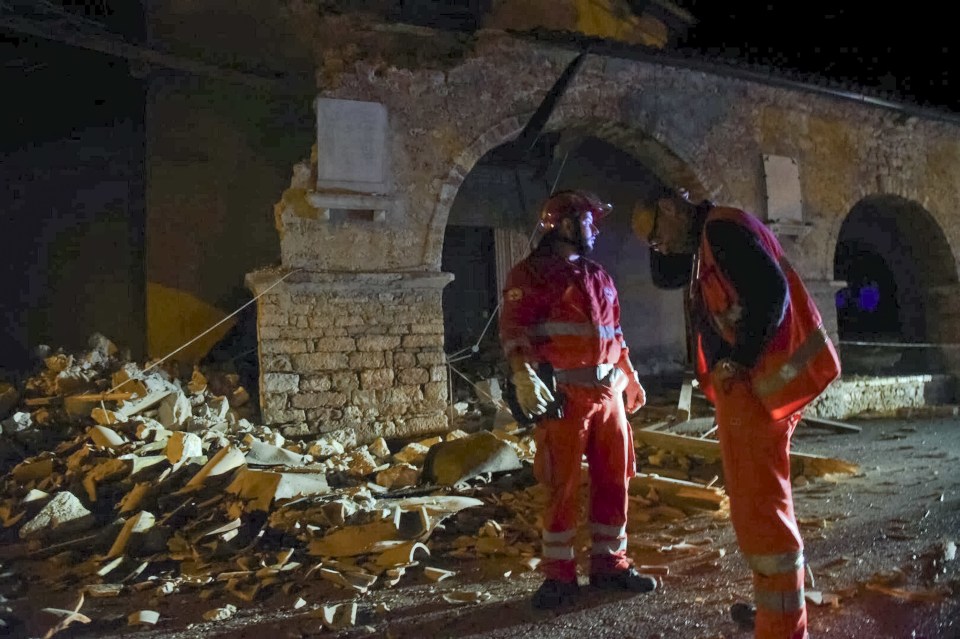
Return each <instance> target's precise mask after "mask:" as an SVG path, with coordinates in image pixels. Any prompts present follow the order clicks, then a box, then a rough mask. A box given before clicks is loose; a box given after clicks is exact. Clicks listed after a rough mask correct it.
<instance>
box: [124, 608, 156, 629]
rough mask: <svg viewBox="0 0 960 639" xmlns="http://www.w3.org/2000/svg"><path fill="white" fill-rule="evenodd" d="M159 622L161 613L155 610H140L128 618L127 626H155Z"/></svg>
mask: <svg viewBox="0 0 960 639" xmlns="http://www.w3.org/2000/svg"><path fill="white" fill-rule="evenodd" d="M158 621H160V613H159V612H157V611H155V610H138V611H137V612H132V613H130V616H129V617H127V624H128V625H130V626H141V625H143V626H154V625H156V623H157V622H158Z"/></svg>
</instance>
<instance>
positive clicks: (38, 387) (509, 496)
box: [0, 341, 955, 629]
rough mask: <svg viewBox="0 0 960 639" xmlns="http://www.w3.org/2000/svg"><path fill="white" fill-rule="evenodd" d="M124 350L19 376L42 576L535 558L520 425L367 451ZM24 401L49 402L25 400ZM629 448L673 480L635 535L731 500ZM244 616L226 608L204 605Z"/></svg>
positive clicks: (72, 580) (99, 587)
mask: <svg viewBox="0 0 960 639" xmlns="http://www.w3.org/2000/svg"><path fill="white" fill-rule="evenodd" d="M116 358H117V353H116V351H115V350H113V349H111V348H110V347H109V346H107V345H105V344H103V343H102V342H99V341H98V346H97V350H96V355H93V356H89V357H88V354H82V355H77V356H74V355H68V354H66V353H62V352H58V353H51V354H50V355H49V357H48V358H47V360H46V366H47V368H46V370H44V371H43V372H42V373H40V374H39V375H37V376H36V377H35V378H31V380H29V381H28V383H27V385H26V388H25V389H24V395H25V397H26V399H24V400H19V401H20V406H14V407H12V408H11V409H10V410H11V411H14V414H13V417H10V418H9V419H8V420H7V421H9V420H14V421H15V423H16V426H15V428H17V429H28V430H33V431H39V429H44V430H42V431H40V432H43V433H44V434H45V435H46V436H48V437H49V439H48V441H49V440H53V439H56V438H57V435H56V433H62V434H61V435H59V441H58V442H56V443H54V444H53V445H51V446H50V448H51V450H42V451H37V452H36V453H35V454H33V455H30V456H25V457H26V458H25V459H22V460H20V461H19V463H17V464H16V465H15V466H13V467H12V468H9V469H5V470H7V471H8V472H7V474H6V475H5V476H3V477H0V519H2V521H3V525H4V526H5V527H6V528H7V529H9V532H10V537H11V538H12V537H15V536H19V539H20V540H22V543H21V544H20V546H22V547H23V549H22V550H23V553H24V555H26V556H28V557H29V558H30V559H31V560H34V561H36V560H42V559H47V562H48V563H47V567H48V568H49V570H50V571H53V572H55V573H58V574H59V573H62V575H63V579H62V580H60V579H55V580H51V583H52V586H51V587H52V588H77V589H78V590H79V591H80V592H86V593H87V594H88V596H116V597H123V596H125V595H127V594H129V593H142V594H148V595H150V596H151V597H157V598H160V597H165V596H169V595H171V594H173V593H178V592H191V591H195V592H196V593H198V594H197V596H199V597H200V598H202V599H206V598H208V597H214V596H218V595H221V596H222V595H228V594H229V595H230V596H233V597H237V598H238V599H239V600H240V601H248V602H250V601H255V600H257V599H259V598H261V597H267V596H270V595H272V594H273V593H275V592H277V591H278V590H281V589H282V592H283V594H284V595H289V598H285V599H283V601H285V602H290V601H294V602H295V603H293V606H294V609H299V608H303V607H305V606H306V605H307V604H306V601H305V600H304V599H301V598H297V595H298V594H299V593H300V592H306V591H301V590H300V589H301V588H303V587H304V586H305V585H308V584H315V583H316V582H317V580H323V581H324V582H327V583H325V584H324V586H328V585H331V584H332V587H331V590H333V588H339V589H343V590H342V591H340V592H339V595H338V596H341V597H342V596H343V594H344V591H345V592H346V593H348V594H349V595H351V596H353V595H358V594H364V593H367V592H369V591H371V590H372V589H385V588H392V587H395V586H397V585H399V584H401V583H403V582H405V581H408V580H409V581H414V582H415V581H417V580H422V579H427V580H430V581H434V582H437V581H441V580H445V579H450V578H454V577H456V574H457V573H456V572H454V571H451V570H445V569H442V568H439V567H437V566H450V565H452V564H451V563H448V562H449V561H450V560H451V559H452V560H457V559H472V560H477V559H480V560H483V561H490V562H494V563H496V566H497V569H496V572H497V574H500V575H504V578H509V575H516V574H520V573H522V572H527V571H533V570H536V569H537V567H538V564H539V562H540V559H539V557H538V555H539V552H540V545H541V541H540V525H539V522H540V517H541V514H542V510H543V506H544V504H545V501H546V494H545V490H544V488H543V487H542V486H540V485H539V484H536V483H535V480H534V479H533V474H532V472H531V462H532V461H533V458H534V455H535V453H536V445H535V442H534V439H533V436H532V433H530V432H528V430H527V429H522V428H521V427H520V426H519V425H518V424H517V423H516V422H514V421H511V420H509V419H500V421H498V422H494V421H492V420H494V418H493V416H489V415H488V417H489V419H490V420H491V423H490V424H488V427H491V426H495V427H494V428H493V430H479V431H477V432H472V433H467V432H464V431H463V430H454V431H452V432H449V433H447V434H446V435H445V436H443V437H431V438H429V439H421V440H416V441H407V442H397V441H390V442H389V443H388V442H387V441H386V440H385V439H383V438H379V439H377V440H375V441H374V442H372V443H371V444H369V445H367V446H345V445H344V443H343V442H342V441H339V440H338V439H337V438H336V434H335V433H334V434H327V435H325V436H324V437H321V438H319V439H316V440H313V441H296V440H294V439H292V438H290V439H285V438H284V437H283V436H282V435H281V434H280V433H279V432H275V431H273V430H271V429H270V428H267V427H265V426H262V425H259V424H257V423H255V422H256V419H255V418H254V415H253V414H252V413H250V412H241V411H240V410H239V409H238V406H244V405H245V403H237V402H235V401H234V399H233V398H234V396H235V394H236V392H237V391H238V390H239V389H240V387H239V384H238V383H236V380H230V381H228V382H224V381H223V378H224V376H222V375H221V376H219V377H218V376H216V375H214V374H212V373H209V372H205V371H201V370H200V369H199V368H195V369H193V370H192V372H190V373H188V374H189V378H188V379H180V378H178V377H177V376H176V375H174V374H172V373H171V372H168V371H167V370H164V369H163V368H161V367H154V368H152V369H150V370H149V371H146V372H145V371H144V370H143V369H142V368H140V367H139V366H137V365H136V364H133V363H130V362H120V361H117V359H116ZM231 384H232V386H231ZM489 390H490V392H491V394H492V395H496V394H497V391H499V389H498V388H495V385H494V384H491V385H490V386H489ZM214 391H216V393H215V392H214ZM2 392H3V389H2V388H0V393H2ZM3 396H5V395H0V397H3ZM50 398H54V399H57V398H59V399H60V400H62V401H48V400H50ZM70 398H72V399H71V401H69V402H68V401H66V400H67V399H70ZM30 399H34V400H36V399H40V400H43V403H42V405H41V404H35V405H34V406H29V405H26V404H25V402H26V401H27V400H30ZM68 406H69V408H70V410H69V411H68V410H67V407H68ZM0 408H2V405H0ZM254 408H255V407H248V409H250V410H253V409H254ZM24 409H26V410H24ZM81 409H82V410H81ZM18 410H19V411H20V412H16V411H18ZM41 411H46V413H41ZM70 411H73V412H72V413H71V412H70ZM83 411H85V412H83ZM61 429H62V430H61ZM6 432H7V425H6V422H5V423H4V434H5V435H6ZM688 439H690V438H688ZM641 445H642V446H645V447H646V449H644V451H643V454H642V455H640V454H638V459H650V458H653V459H655V460H656V462H657V463H658V464H662V465H663V466H658V469H660V470H662V469H664V468H667V467H670V465H672V467H674V468H675V470H676V471H677V474H678V475H681V476H678V477H667V476H666V475H665V473H661V472H659V471H658V473H657V474H656V475H655V474H653V473H641V474H640V475H639V476H637V477H635V478H634V480H633V481H632V482H631V486H630V488H631V490H630V493H631V497H630V500H631V522H630V526H631V535H634V534H635V533H637V534H638V533H639V532H640V531H642V527H643V524H644V522H648V521H653V520H655V519H657V520H664V521H667V522H671V521H683V520H684V519H685V518H686V517H687V512H688V511H689V510H690V509H700V510H703V509H706V510H708V511H713V512H717V513H720V514H721V515H722V514H724V508H725V499H726V497H725V495H724V493H723V490H722V488H721V487H719V486H713V482H715V481H717V477H718V476H719V475H720V472H718V468H717V467H716V466H715V465H714V466H711V465H710V464H709V463H708V461H707V459H706V457H704V456H703V455H702V454H700V453H697V452H690V451H687V452H685V451H679V452H678V451H676V450H674V449H673V448H672V447H670V446H666V445H664V446H653V445H651V444H650V443H649V442H642V443H641ZM394 451H396V452H394ZM639 452H640V451H638V453H639ZM698 469H701V470H702V473H701V474H703V475H704V477H703V478H702V479H701V478H700V477H699V476H695V471H697V470H698ZM587 477H588V475H587V473H586V472H585V473H584V481H586V479H587ZM708 479H709V480H710V483H709V484H707V480H708ZM584 486H586V484H584ZM584 495H585V496H586V493H585V494H584ZM584 503H586V499H584ZM580 532H581V533H583V531H580ZM585 534H586V533H585ZM584 539H588V536H587V537H584ZM638 542H639V540H638ZM630 543H631V546H632V547H637V548H640V549H643V545H642V543H635V541H634V539H633V538H631V542H630ZM667 547H669V551H667V550H663V549H664V548H667ZM648 550H649V551H650V552H652V553H658V554H661V555H663V556H664V557H667V558H669V559H671V560H673V559H676V560H677V561H678V562H710V561H716V559H718V558H719V557H720V556H722V553H723V549H719V550H718V549H714V548H712V547H711V545H710V543H709V542H704V543H692V542H691V543H688V545H687V546H684V545H683V542H682V540H675V541H669V542H668V541H665V540H663V539H657V541H656V543H653V541H651V542H650V546H649V548H648ZM953 552H954V553H955V547H954V551H953ZM428 561H429V562H430V563H431V564H434V563H435V564H436V565H430V566H424V563H425V562H428ZM651 561H652V562H654V563H656V561H657V560H655V559H651ZM673 565H674V564H671V566H673ZM678 565H686V564H678ZM650 572H651V573H653V574H657V575H660V576H662V575H666V574H669V573H670V568H668V567H667V566H665V565H664V566H654V567H652V568H651V570H650ZM145 591H146V592H145ZM306 596H307V595H304V597H306ZM312 596H313V592H312V591H311V597H312ZM442 596H443V597H444V600H445V601H447V602H448V603H451V604H466V603H478V602H483V601H486V600H488V599H489V598H490V594H489V593H486V592H477V591H468V590H462V591H460V590H455V591H447V592H445V593H444V594H443V595H442ZM317 603H318V604H321V605H322V604H323V602H322V601H319V602H317ZM150 605H156V604H154V603H151V604H150ZM284 605H288V604H284ZM138 607H139V606H138ZM78 609H79V608H78ZM130 609H134V610H135V608H132V607H131V608H130ZM74 612H76V611H74ZM151 612H152V611H149V610H142V611H137V612H134V613H132V614H131V615H130V623H131V624H132V625H143V624H155V623H157V620H156V619H153V621H150V619H151V618H152V617H151V616H150V614H149V613H151ZM236 612H237V608H236V607H235V606H233V605H225V606H222V607H217V608H213V609H212V610H208V611H207V612H205V613H204V614H203V619H204V620H206V621H224V620H226V619H229V618H230V617H232V616H233V615H234V614H236ZM318 612H319V613H320V616H321V618H322V622H323V625H324V626H325V627H326V628H329V629H344V628H349V627H354V626H355V625H356V618H357V604H356V603H353V602H348V603H341V604H339V605H336V606H323V607H322V608H320V609H319V610H318ZM64 614H65V615H70V614H74V613H70V612H69V611H65V613H64ZM153 614H155V613H153ZM164 614H166V613H164ZM81 616H82V615H81ZM134 619H136V621H134ZM88 621H89V620H88Z"/></svg>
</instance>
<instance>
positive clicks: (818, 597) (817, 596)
mask: <svg viewBox="0 0 960 639" xmlns="http://www.w3.org/2000/svg"><path fill="white" fill-rule="evenodd" d="M803 596H804V598H805V599H806V600H807V601H809V602H810V603H812V604H813V605H814V606H830V607H832V608H839V607H840V596H839V595H835V594H833V593H831V592H820V591H819V590H805V591H804V593H803Z"/></svg>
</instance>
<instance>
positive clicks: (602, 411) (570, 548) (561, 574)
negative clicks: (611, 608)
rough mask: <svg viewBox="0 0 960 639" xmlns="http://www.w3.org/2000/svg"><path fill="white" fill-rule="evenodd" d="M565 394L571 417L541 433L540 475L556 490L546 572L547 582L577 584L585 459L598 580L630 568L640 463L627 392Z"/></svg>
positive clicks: (547, 518)
mask: <svg viewBox="0 0 960 639" xmlns="http://www.w3.org/2000/svg"><path fill="white" fill-rule="evenodd" d="M560 391H561V392H562V393H563V395H564V396H565V398H566V403H565V405H564V417H563V418H562V419H552V420H543V421H541V422H540V423H538V424H537V427H536V432H535V438H536V442H537V453H536V457H535V459H534V473H535V475H536V477H537V479H538V480H539V481H540V482H541V483H542V484H544V485H545V486H546V488H547V490H548V491H549V500H548V502H547V507H546V512H545V513H544V516H543V524H544V530H543V552H542V558H541V563H540V569H541V571H542V572H543V574H544V576H545V577H546V578H547V579H557V580H560V581H574V580H575V579H576V577H577V564H576V554H575V551H574V537H575V535H576V529H577V515H578V510H579V489H580V481H581V474H580V467H581V461H582V458H583V455H586V456H587V463H588V464H589V469H590V531H591V537H592V542H593V543H592V547H591V552H590V572H591V574H604V573H610V572H616V571H619V570H625V569H627V568H629V567H630V561H629V559H627V531H626V524H627V488H628V485H629V481H630V478H631V477H633V475H634V474H635V473H636V460H635V457H634V448H633V430H632V428H631V427H630V424H629V422H628V421H627V417H626V413H625V412H624V408H623V395H622V392H621V391H620V389H617V390H616V391H614V390H613V389H610V388H603V387H586V386H567V385H562V386H561V387H560Z"/></svg>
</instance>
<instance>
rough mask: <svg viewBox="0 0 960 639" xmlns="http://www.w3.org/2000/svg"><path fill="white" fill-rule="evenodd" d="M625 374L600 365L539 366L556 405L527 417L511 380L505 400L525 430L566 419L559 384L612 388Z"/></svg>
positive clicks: (538, 371) (508, 380) (541, 375)
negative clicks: (546, 421)
mask: <svg viewBox="0 0 960 639" xmlns="http://www.w3.org/2000/svg"><path fill="white" fill-rule="evenodd" d="M622 374H623V371H622V370H620V367H619V366H617V365H616V364H598V365H596V366H584V367H582V368H566V369H555V368H553V367H552V366H551V365H550V364H547V363H540V364H537V375H538V376H539V377H540V379H541V380H543V383H544V384H546V385H547V388H549V389H550V392H551V393H553V398H554V399H553V402H552V403H551V404H550V405H549V406H548V407H547V410H546V411H545V412H544V413H543V414H542V415H538V416H537V417H534V418H532V419H531V418H530V417H527V416H526V415H525V414H524V413H523V410H522V409H521V408H520V404H518V403H517V394H516V388H514V386H513V382H512V381H511V380H510V378H509V377H508V378H507V384H506V388H505V389H504V393H503V398H504V399H505V400H506V402H507V406H508V407H509V408H510V413H511V414H512V415H513V418H514V419H515V420H517V423H519V424H520V425H522V426H529V425H531V424H534V423H536V422H538V421H540V420H543V419H561V418H563V405H564V402H565V399H566V398H565V397H564V396H563V393H561V392H560V390H559V389H558V388H557V385H558V384H565V385H567V386H585V387H588V388H610V387H611V386H613V385H614V383H616V381H617V380H618V379H619V378H620V376H621V375H622Z"/></svg>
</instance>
